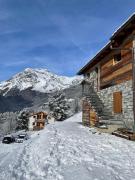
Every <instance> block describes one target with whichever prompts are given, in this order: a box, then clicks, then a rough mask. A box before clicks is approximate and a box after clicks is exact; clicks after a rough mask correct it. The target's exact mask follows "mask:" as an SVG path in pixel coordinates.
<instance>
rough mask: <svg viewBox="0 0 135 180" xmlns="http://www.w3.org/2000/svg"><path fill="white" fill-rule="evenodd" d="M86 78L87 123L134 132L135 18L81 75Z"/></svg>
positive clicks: (127, 23)
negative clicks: (119, 126) (112, 126)
mask: <svg viewBox="0 0 135 180" xmlns="http://www.w3.org/2000/svg"><path fill="white" fill-rule="evenodd" d="M78 75H84V80H83V82H82V87H83V108H82V111H83V123H84V124H86V125H96V124H97V123H99V122H104V123H107V124H118V125H123V126H126V127H128V128H131V129H133V128H134V120H135V14H134V15H132V16H131V17H130V18H129V19H128V20H127V21H126V22H125V23H124V24H123V25H122V26H121V27H120V28H119V29H118V30H117V31H116V32H115V33H114V34H113V35H112V37H111V38H110V41H109V42H108V44H107V45H105V47H104V48H103V49H102V50H101V51H100V52H98V53H97V54H96V56H95V57H93V58H92V59H91V60H90V61H89V62H88V63H87V64H86V65H85V66H84V67H83V68H82V69H81V70H80V71H79V72H78Z"/></svg>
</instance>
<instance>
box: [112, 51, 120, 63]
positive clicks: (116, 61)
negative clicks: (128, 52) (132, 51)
mask: <svg viewBox="0 0 135 180" xmlns="http://www.w3.org/2000/svg"><path fill="white" fill-rule="evenodd" d="M120 61H121V53H119V54H115V55H114V64H117V63H118V62H120Z"/></svg>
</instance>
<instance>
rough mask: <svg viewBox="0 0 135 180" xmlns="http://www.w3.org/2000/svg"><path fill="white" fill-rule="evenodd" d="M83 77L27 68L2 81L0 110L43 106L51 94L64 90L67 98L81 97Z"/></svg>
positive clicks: (10, 110)
mask: <svg viewBox="0 0 135 180" xmlns="http://www.w3.org/2000/svg"><path fill="white" fill-rule="evenodd" d="M81 81H82V77H80V76H74V77H66V76H58V75H56V74H53V73H51V72H49V71H48V70H47V69H31V68H27V69H25V70H24V71H23V72H20V73H18V74H16V75H14V76H13V77H12V78H11V79H9V80H7V81H4V82H1V83H0V112H8V111H9V112H12V111H13V112H14V111H20V110H22V109H24V108H32V109H33V108H34V109H36V110H37V109H38V107H42V105H43V104H44V103H46V102H48V98H49V96H50V94H54V93H56V91H59V92H64V93H65V95H66V98H67V99H80V98H81V95H82V92H81V85H80V83H81Z"/></svg>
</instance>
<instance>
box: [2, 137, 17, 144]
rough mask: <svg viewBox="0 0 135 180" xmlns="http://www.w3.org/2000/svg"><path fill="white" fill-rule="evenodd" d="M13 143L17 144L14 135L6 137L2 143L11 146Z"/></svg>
mask: <svg viewBox="0 0 135 180" xmlns="http://www.w3.org/2000/svg"><path fill="white" fill-rule="evenodd" d="M13 142H15V138H14V137H13V136H12V135H11V136H10V135H8V136H4V138H3V140H2V143H5V144H10V143H13Z"/></svg>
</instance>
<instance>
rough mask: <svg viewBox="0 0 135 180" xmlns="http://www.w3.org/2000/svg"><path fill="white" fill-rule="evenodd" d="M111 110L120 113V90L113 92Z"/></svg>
mask: <svg viewBox="0 0 135 180" xmlns="http://www.w3.org/2000/svg"><path fill="white" fill-rule="evenodd" d="M113 112H114V113H122V92H114V93H113Z"/></svg>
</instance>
